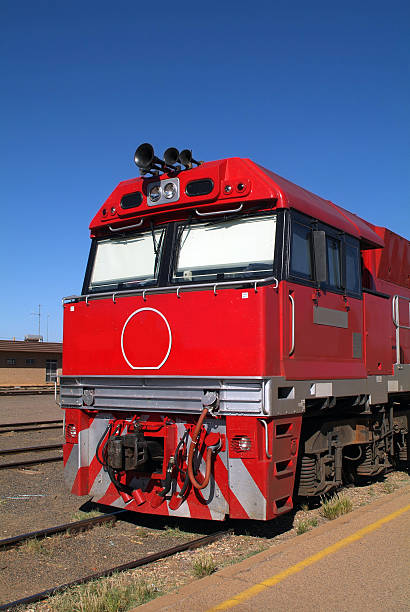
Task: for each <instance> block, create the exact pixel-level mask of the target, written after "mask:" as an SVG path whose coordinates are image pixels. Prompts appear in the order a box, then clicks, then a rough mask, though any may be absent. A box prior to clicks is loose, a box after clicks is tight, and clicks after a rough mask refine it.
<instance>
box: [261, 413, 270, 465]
mask: <svg viewBox="0 0 410 612" xmlns="http://www.w3.org/2000/svg"><path fill="white" fill-rule="evenodd" d="M258 421H259V422H260V423H262V425H263V426H264V428H265V453H266V456H267V458H268V459H272V455H271V454H270V452H269V435H268V424H267V422H266V421H265V420H264V419H258Z"/></svg>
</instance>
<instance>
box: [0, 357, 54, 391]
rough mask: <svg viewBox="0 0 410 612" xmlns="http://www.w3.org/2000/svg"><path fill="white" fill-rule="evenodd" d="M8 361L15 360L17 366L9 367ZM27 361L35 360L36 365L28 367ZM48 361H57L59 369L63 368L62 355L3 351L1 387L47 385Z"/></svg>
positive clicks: (1, 358)
mask: <svg viewBox="0 0 410 612" xmlns="http://www.w3.org/2000/svg"><path fill="white" fill-rule="evenodd" d="M8 359H15V360H16V365H15V366H10V365H7V360H8ZM26 359H34V365H26ZM47 359H55V360H56V361H57V368H61V354H60V353H58V354H54V353H29V352H25V351H14V352H12V351H10V352H8V351H4V352H3V351H1V352H0V385H45V384H46V361H47Z"/></svg>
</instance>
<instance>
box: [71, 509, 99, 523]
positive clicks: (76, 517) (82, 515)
mask: <svg viewBox="0 0 410 612" xmlns="http://www.w3.org/2000/svg"><path fill="white" fill-rule="evenodd" d="M101 515H102V514H101V512H99V511H98V510H90V512H84V510H77V512H75V514H73V517H72V520H73V521H84V520H86V519H91V518H95V517H96V516H101Z"/></svg>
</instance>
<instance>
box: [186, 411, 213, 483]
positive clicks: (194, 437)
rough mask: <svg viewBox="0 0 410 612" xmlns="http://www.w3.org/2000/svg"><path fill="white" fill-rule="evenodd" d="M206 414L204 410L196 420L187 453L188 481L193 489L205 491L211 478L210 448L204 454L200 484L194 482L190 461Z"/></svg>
mask: <svg viewBox="0 0 410 612" xmlns="http://www.w3.org/2000/svg"><path fill="white" fill-rule="evenodd" d="M207 414H208V408H204V409H203V410H202V412H201V416H200V417H199V419H198V422H197V424H196V427H195V429H194V433H193V434H192V442H191V446H190V447H189V453H188V476H189V480H190V481H191V484H192V486H193V487H195V489H205V487H206V486H207V484H208V482H209V479H210V477H211V463H212V448H211V447H208V450H207V453H206V470H205V478H204V481H203V483H202V484H201V483H199V482H198V481H197V480H196V478H195V475H194V470H193V467H192V460H193V457H194V450H195V446H196V442H197V439H198V434H199V432H200V431H201V427H202V423H203V422H204V419H205V417H206V415H207Z"/></svg>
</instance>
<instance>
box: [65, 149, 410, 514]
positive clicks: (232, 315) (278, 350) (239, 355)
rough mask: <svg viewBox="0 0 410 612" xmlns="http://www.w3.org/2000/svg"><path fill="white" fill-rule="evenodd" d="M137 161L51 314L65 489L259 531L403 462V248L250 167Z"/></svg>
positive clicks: (406, 358)
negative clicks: (232, 521) (78, 286)
mask: <svg viewBox="0 0 410 612" xmlns="http://www.w3.org/2000/svg"><path fill="white" fill-rule="evenodd" d="M135 162H136V163H137V165H138V166H139V167H140V169H141V176H140V177H139V178H135V179H131V180H127V181H124V182H122V183H120V184H119V185H118V186H117V188H116V189H115V190H114V191H113V193H112V194H111V195H110V197H109V198H108V200H107V201H106V202H105V204H104V205H103V206H102V207H101V208H100V210H99V211H98V212H97V214H96V216H95V217H94V219H93V220H92V222H91V225H90V230H91V238H92V243H91V250H90V256H89V260H88V265H87V270H86V274H85V280H84V285H83V291H82V294H81V295H79V296H70V297H68V298H65V299H64V300H63V304H64V344H63V347H64V348H63V376H62V377H61V406H62V408H63V409H64V410H65V411H66V418H65V444H64V465H65V478H66V482H67V485H68V487H69V488H70V490H71V492H72V493H73V494H76V495H85V494H90V495H92V496H93V499H94V501H96V502H97V503H101V504H105V505H112V506H116V507H120V508H123V507H126V508H127V509H130V510H134V511H136V512H142V513H150V514H160V515H173V516H184V517H193V518H202V519H215V520H223V519H224V518H225V517H226V516H230V517H231V518H242V519H243V518H250V519H259V520H269V519H272V518H274V517H276V516H278V515H280V514H283V513H285V512H287V511H289V510H291V508H292V507H293V499H294V496H296V495H302V496H316V495H321V494H324V493H326V492H328V491H330V490H332V489H335V488H337V487H338V486H340V485H341V484H342V483H343V482H354V481H357V480H360V479H362V478H369V477H372V476H377V475H379V474H381V473H383V472H384V471H385V470H386V469H388V468H389V467H391V465H399V464H400V462H401V463H404V462H407V456H408V455H407V453H408V425H409V403H410V247H409V242H408V241H407V240H405V239H404V238H402V237H400V236H398V235H396V234H394V233H392V232H391V231H389V230H388V229H385V228H382V227H375V226H373V225H372V224H370V223H368V222H366V221H364V220H363V219H361V218H359V217H358V216H356V215H354V214H352V213H350V212H348V211H347V210H345V209H343V208H341V207H339V206H337V205H335V204H333V203H332V202H330V201H328V200H324V199H322V198H320V197H318V196H316V195H314V194H312V193H310V192H308V191H306V190H304V189H302V188H301V187H298V186H297V185H294V184H293V183H291V182H289V181H287V180H285V179H283V178H282V177H280V176H278V175H276V174H274V173H273V172H271V171H269V170H266V169H265V168H262V167H261V166H259V165H257V164H255V163H254V162H252V161H250V160H249V159H240V158H228V159H223V160H219V161H214V162H207V163H203V162H197V161H195V160H193V158H192V154H191V152H190V151H189V150H184V151H182V152H181V153H179V152H178V151H177V150H176V149H174V148H170V149H167V151H166V152H165V154H164V159H160V158H158V157H156V156H155V155H154V151H153V149H152V147H151V146H150V145H148V144H147V143H145V144H144V145H141V147H139V148H138V149H137V151H136V153H135ZM194 165H195V167H194Z"/></svg>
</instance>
